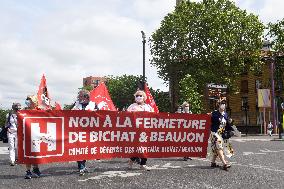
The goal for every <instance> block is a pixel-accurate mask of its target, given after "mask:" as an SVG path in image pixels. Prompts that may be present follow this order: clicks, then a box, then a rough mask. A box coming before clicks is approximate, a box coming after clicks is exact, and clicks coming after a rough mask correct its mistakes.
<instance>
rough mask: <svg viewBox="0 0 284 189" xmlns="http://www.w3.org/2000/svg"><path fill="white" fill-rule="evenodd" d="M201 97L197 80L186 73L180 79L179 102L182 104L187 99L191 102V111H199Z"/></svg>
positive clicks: (200, 109)
mask: <svg viewBox="0 0 284 189" xmlns="http://www.w3.org/2000/svg"><path fill="white" fill-rule="evenodd" d="M202 97H203V95H201V94H199V92H198V89H197V82H196V81H195V80H194V79H193V78H192V77H191V75H189V74H188V75H186V76H185V77H184V78H183V79H182V80H181V81H180V99H179V103H180V104H182V103H183V102H184V101H187V102H188V103H190V104H191V111H192V112H193V113H201V111H202V110H203V109H202Z"/></svg>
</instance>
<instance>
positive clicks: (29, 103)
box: [25, 95, 41, 179]
mask: <svg viewBox="0 0 284 189" xmlns="http://www.w3.org/2000/svg"><path fill="white" fill-rule="evenodd" d="M25 104H26V108H25V110H40V108H39V107H38V98H37V95H28V96H27V98H26V101H25ZM31 167H32V165H31V164H26V175H25V179H31V178H32V176H33V175H32V172H33V173H34V175H35V176H36V177H37V178H39V177H40V176H41V172H40V170H39V167H38V164H33V171H32V172H31Z"/></svg>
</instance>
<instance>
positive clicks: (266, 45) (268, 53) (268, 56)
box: [261, 39, 276, 131]
mask: <svg viewBox="0 0 284 189" xmlns="http://www.w3.org/2000/svg"><path fill="white" fill-rule="evenodd" d="M271 47H272V44H271V42H270V41H269V40H267V39H265V41H264V42H263V47H262V49H261V50H263V51H264V52H265V56H264V60H269V61H270V75H271V98H272V102H271V104H272V124H273V129H274V131H275V130H276V111H275V86H274V85H275V84H274V70H275V59H276V57H275V55H274V53H273V52H274V51H273V50H272V48H271Z"/></svg>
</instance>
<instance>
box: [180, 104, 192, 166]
mask: <svg viewBox="0 0 284 189" xmlns="http://www.w3.org/2000/svg"><path fill="white" fill-rule="evenodd" d="M181 107H182V113H185V114H192V111H191V106H190V104H189V103H188V102H186V101H185V102H183V103H182V105H181ZM187 160H192V159H191V158H190V157H183V161H187Z"/></svg>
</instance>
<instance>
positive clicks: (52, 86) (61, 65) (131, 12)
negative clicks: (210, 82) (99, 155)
mask: <svg viewBox="0 0 284 189" xmlns="http://www.w3.org/2000/svg"><path fill="white" fill-rule="evenodd" d="M236 2H237V5H238V6H240V7H241V8H242V9H248V11H249V12H253V13H256V14H259V15H260V18H261V19H262V20H264V21H265V22H268V21H276V20H279V19H282V18H283V17H284V16H283V11H282V10H281V8H282V7H283V6H284V1H283V2H282V1H281V0H270V1H268V0H261V1H259V0H254V1H249V0H236ZM174 6H175V0H105V1H99V0H82V1H69V0H61V1H57V0H50V1H25V0H10V1H1V2H0V23H1V27H0V62H1V70H0V106H2V107H5V108H8V107H10V106H11V103H12V102H14V101H19V102H21V103H23V102H24V99H25V97H26V95H27V94H32V93H34V94H35V93H36V92H37V89H38V85H39V83H40V78H41V76H42V74H45V75H46V78H47V84H48V89H49V92H50V94H51V97H52V99H53V100H56V101H59V102H60V103H62V104H65V103H68V104H70V103H72V102H73V100H74V99H75V96H76V93H77V90H78V87H81V86H82V78H83V77H86V76H90V75H93V76H105V75H122V74H133V75H141V74H142V42H141V41H142V38H141V33H140V31H141V30H143V31H145V33H146V35H147V38H148V37H150V35H151V34H152V32H154V31H155V30H156V29H157V28H158V27H159V24H160V22H161V20H162V19H163V17H164V16H166V14H167V13H168V12H171V11H172V10H173V9H174ZM149 52H150V51H149V47H148V45H147V46H146V63H147V64H146V76H147V77H148V79H149V80H148V81H149V85H150V86H151V87H153V88H155V89H157V88H160V89H163V90H166V86H165V85H162V83H163V81H162V80H160V79H158V77H157V70H156V69H155V68H152V67H151V66H150V63H149V61H148V60H149V58H150V54H149Z"/></svg>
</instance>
